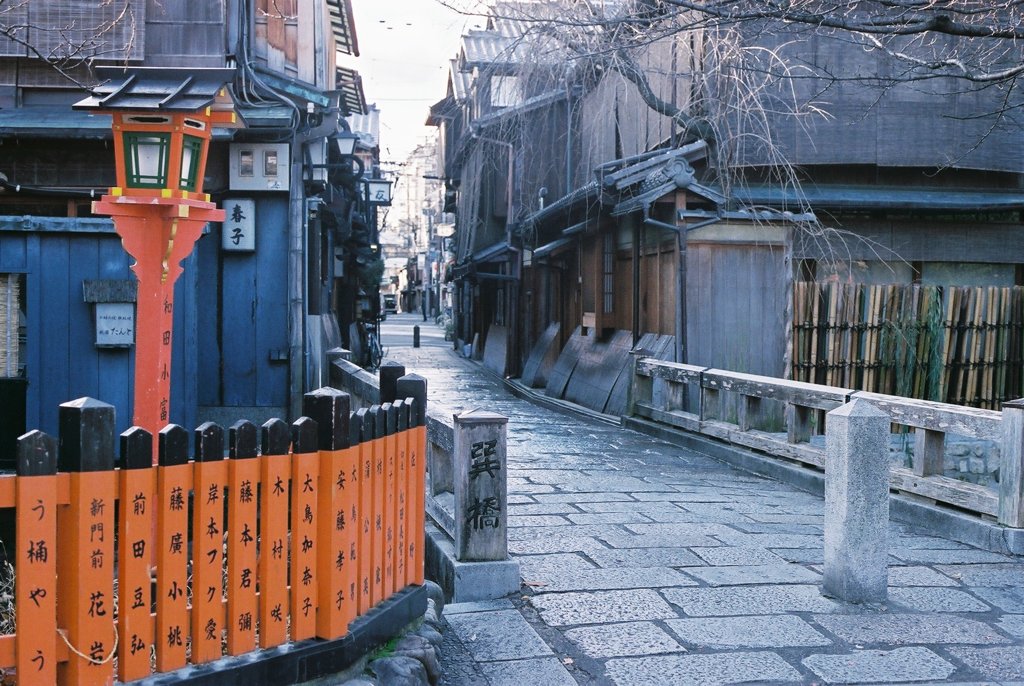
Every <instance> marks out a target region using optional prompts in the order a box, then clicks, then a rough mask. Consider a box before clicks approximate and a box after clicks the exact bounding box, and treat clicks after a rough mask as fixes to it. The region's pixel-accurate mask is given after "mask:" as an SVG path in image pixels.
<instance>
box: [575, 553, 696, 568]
mask: <svg viewBox="0 0 1024 686" xmlns="http://www.w3.org/2000/svg"><path fill="white" fill-rule="evenodd" d="M589 555H590V559H592V560H593V561H594V562H596V563H597V565H598V566H599V567H694V566H700V565H703V564H704V563H703V562H702V561H701V559H700V558H699V557H697V556H696V555H694V554H693V553H691V552H690V551H689V550H687V549H686V548H616V549H614V550H595V551H593V552H591V553H589Z"/></svg>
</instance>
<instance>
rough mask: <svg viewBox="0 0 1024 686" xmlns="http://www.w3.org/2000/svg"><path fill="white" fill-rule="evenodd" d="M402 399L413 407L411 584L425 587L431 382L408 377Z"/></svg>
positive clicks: (404, 379)
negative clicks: (428, 403) (428, 404)
mask: <svg viewBox="0 0 1024 686" xmlns="http://www.w3.org/2000/svg"><path fill="white" fill-rule="evenodd" d="M398 395H399V396H400V397H404V398H406V402H407V403H408V404H409V425H410V427H415V428H411V434H410V443H409V531H408V533H407V535H406V541H407V546H408V554H409V560H411V566H410V568H409V582H410V583H413V584H422V583H423V579H424V565H423V553H424V548H425V546H424V537H425V535H426V516H427V515H426V501H425V492H426V483H427V380H426V379H424V378H423V377H422V376H419V375H418V374H407V375H406V376H403V377H402V378H401V379H399V380H398Z"/></svg>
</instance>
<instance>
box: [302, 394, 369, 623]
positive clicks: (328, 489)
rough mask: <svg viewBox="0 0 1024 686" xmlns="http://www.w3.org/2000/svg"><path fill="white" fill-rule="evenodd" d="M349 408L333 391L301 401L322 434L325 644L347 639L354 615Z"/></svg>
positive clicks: (320, 545)
mask: <svg viewBox="0 0 1024 686" xmlns="http://www.w3.org/2000/svg"><path fill="white" fill-rule="evenodd" d="M350 406H351V400H350V398H349V396H348V394H347V393H342V392H341V391H337V390H335V389H333V388H321V389H319V390H317V391H314V392H312V393H307V394H306V395H305V397H304V398H303V402H302V411H303V413H304V414H306V415H307V416H309V417H312V418H313V419H314V420H315V421H316V423H317V427H318V434H319V437H318V441H317V448H318V449H319V453H320V465H319V470H320V476H319V485H318V493H317V516H318V518H319V519H318V521H317V539H316V546H317V585H318V590H317V594H318V597H319V599H320V604H319V606H318V608H317V613H316V633H317V636H318V637H320V638H326V639H332V638H339V637H341V636H343V635H344V634H345V632H346V631H347V630H348V624H349V622H351V621H352V620H353V619H354V618H355V614H356V606H355V602H356V601H355V598H354V597H353V594H352V590H353V589H354V587H355V577H356V573H357V564H358V561H357V560H353V559H352V552H353V551H352V550H351V546H350V545H349V538H350V533H351V532H353V531H354V530H355V527H356V525H355V523H353V522H351V521H349V520H348V517H349V516H350V513H349V511H348V510H349V501H350V500H352V499H354V498H355V497H356V484H355V483H353V482H352V473H351V472H352V468H353V467H354V458H353V456H352V451H351V450H350V449H349V442H350V437H349V408H350ZM349 494H351V496H350V495H349Z"/></svg>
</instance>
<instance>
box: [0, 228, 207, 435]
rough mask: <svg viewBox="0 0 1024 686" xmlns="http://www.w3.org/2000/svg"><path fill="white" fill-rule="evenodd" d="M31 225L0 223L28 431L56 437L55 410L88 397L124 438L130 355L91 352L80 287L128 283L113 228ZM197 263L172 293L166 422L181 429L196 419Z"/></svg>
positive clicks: (87, 310) (0, 253)
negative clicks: (109, 409)
mask: <svg viewBox="0 0 1024 686" xmlns="http://www.w3.org/2000/svg"><path fill="white" fill-rule="evenodd" d="M34 223H35V226H36V230H34V231H21V230H10V229H11V228H12V227H13V226H15V225H18V224H20V218H12V217H0V272H6V273H21V274H25V282H26V283H25V291H26V310H27V311H26V318H27V321H26V324H27V326H26V329H27V337H26V338H27V340H26V347H25V351H24V354H25V359H26V374H27V377H28V392H27V399H26V406H27V407H26V424H27V425H28V426H29V427H35V428H39V429H41V430H43V431H46V432H49V433H53V434H56V432H57V410H58V405H59V404H60V403H63V402H66V401H68V400H74V399H76V398H79V397H82V396H86V395H88V396H91V397H94V398H97V399H99V400H102V401H104V402H107V403H110V404H112V405H114V407H115V408H116V410H117V430H118V431H119V432H120V431H124V430H125V429H127V428H128V427H129V426H131V424H132V421H131V419H132V398H131V389H132V377H131V374H132V370H133V359H134V348H108V349H105V348H97V347H96V345H95V341H96V325H95V318H94V314H93V305H92V304H91V303H86V302H84V300H83V292H82V282H83V281H85V280H93V279H130V278H133V277H132V275H131V272H130V270H129V267H128V265H129V258H128V255H127V253H125V252H124V250H123V249H122V247H121V240H120V238H119V237H118V236H117V234H115V233H114V232H113V229H112V228H106V229H100V230H97V226H96V225H98V224H100V223H101V222H99V221H96V220H91V221H88V224H85V223H83V222H80V221H78V220H73V219H52V220H51V219H46V218H36V220H35V222H34ZM107 226H109V224H107ZM5 229H6V230H5ZM69 229H74V230H69ZM195 262H196V260H195V257H194V256H192V257H189V258H188V259H187V260H185V263H184V266H185V272H184V274H183V275H182V276H181V278H179V280H178V282H177V284H176V286H175V308H174V319H175V322H174V327H175V328H174V344H173V358H172V378H171V421H173V422H175V423H179V424H182V425H184V426H192V425H194V424H195V417H196V414H195V407H196V384H197V375H196V361H197V357H198V352H197V351H196V341H195V338H196V333H195V332H196V303H195V298H196V284H195V273H196V264H195Z"/></svg>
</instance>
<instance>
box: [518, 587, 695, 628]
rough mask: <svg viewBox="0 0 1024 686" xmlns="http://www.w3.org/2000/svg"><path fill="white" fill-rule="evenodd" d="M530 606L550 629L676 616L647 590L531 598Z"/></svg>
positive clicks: (662, 600) (546, 594)
mask: <svg viewBox="0 0 1024 686" xmlns="http://www.w3.org/2000/svg"><path fill="white" fill-rule="evenodd" d="M531 602H532V604H533V606H534V607H536V608H537V609H538V610H540V616H541V619H543V620H544V623H545V624H548V625H549V626H567V625H573V624H606V623H612V622H637V621H647V620H652V619H670V618H674V617H676V616H677V615H676V612H675V610H673V609H672V608H671V607H670V606H669V604H668V603H666V602H665V600H664V599H663V598H662V597H661V596H660V595H658V592H657V591H653V590H650V589H638V590H628V591H595V592H580V593H541V594H538V595H535V596H533V598H531Z"/></svg>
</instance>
